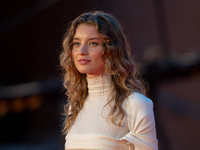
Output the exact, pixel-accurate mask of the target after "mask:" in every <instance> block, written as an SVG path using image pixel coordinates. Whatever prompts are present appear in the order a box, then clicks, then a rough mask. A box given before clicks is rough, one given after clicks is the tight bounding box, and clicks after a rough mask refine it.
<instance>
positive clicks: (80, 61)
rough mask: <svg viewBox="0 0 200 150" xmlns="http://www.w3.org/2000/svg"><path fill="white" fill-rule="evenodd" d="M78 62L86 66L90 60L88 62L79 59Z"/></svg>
mask: <svg viewBox="0 0 200 150" xmlns="http://www.w3.org/2000/svg"><path fill="white" fill-rule="evenodd" d="M78 62H79V64H80V65H86V64H88V63H89V62H90V60H88V59H79V60H78Z"/></svg>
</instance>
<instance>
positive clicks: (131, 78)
mask: <svg viewBox="0 0 200 150" xmlns="http://www.w3.org/2000/svg"><path fill="white" fill-rule="evenodd" d="M81 23H84V24H90V25H94V26H95V27H96V30H97V32H98V33H99V34H100V36H102V37H103V39H104V40H103V46H104V51H103V53H102V58H103V59H104V60H105V69H104V72H103V73H105V74H110V75H111V80H112V84H113V86H114V91H113V92H112V93H115V94H113V95H112V98H111V100H109V102H108V104H109V103H111V102H114V106H113V107H112V109H111V111H110V113H109V115H108V116H107V118H108V119H110V120H111V121H112V123H114V124H116V123H115V122H114V121H115V119H116V118H117V117H118V116H121V119H120V122H119V124H116V125H120V123H121V121H122V119H123V118H124V110H123V109H122V102H123V101H124V100H125V99H126V98H127V97H128V96H129V95H130V94H131V93H133V92H140V93H142V94H145V87H144V85H143V84H142V82H141V80H140V78H139V74H138V69H137V67H136V64H135V62H134V61H133V58H132V57H131V52H130V48H129V45H128V42H127V39H126V37H125V35H124V33H123V31H122V28H121V26H120V24H119V22H118V21H117V20H116V19H115V17H113V16H112V15H111V14H108V13H105V12H102V11H94V12H88V13H84V14H82V15H80V16H79V17H77V18H76V19H75V20H74V21H73V22H71V25H70V27H69V28H68V30H67V32H66V34H65V35H64V39H63V51H62V53H61V54H60V64H61V67H62V70H63V71H64V73H63V74H64V77H63V78H64V83H63V85H64V87H65V89H66V95H67V97H68V103H67V104H66V105H65V114H66V119H65V123H64V128H63V131H64V132H66V133H67V132H68V131H69V129H70V128H71V127H72V125H73V123H74V122H75V120H76V117H77V115H78V114H79V112H80V110H81V109H82V107H83V105H84V102H85V100H86V98H87V96H88V89H87V80H86V75H85V74H81V73H80V72H79V71H78V70H77V69H76V67H75V64H74V61H73V57H72V48H73V37H74V34H75V31H76V28H77V26H78V25H79V24H81Z"/></svg>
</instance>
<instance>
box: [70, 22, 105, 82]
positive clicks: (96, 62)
mask: <svg viewBox="0 0 200 150" xmlns="http://www.w3.org/2000/svg"><path fill="white" fill-rule="evenodd" d="M102 42H103V38H102V37H101V36H100V35H99V33H98V32H97V31H96V27H95V26H94V25H88V24H84V23H82V24H79V25H78V27H77V29H76V32H75V35H74V38H73V49H72V56H73V59H74V63H75V66H76V68H77V69H78V71H79V72H80V73H85V74H87V78H90V79H91V78H95V77H98V76H100V75H101V74H102V72H103V70H104V67H105V64H104V60H103V58H102V52H103V50H104V47H103V44H102Z"/></svg>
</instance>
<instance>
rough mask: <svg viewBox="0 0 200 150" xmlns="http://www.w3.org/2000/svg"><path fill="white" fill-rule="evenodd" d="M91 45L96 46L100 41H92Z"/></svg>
mask: <svg viewBox="0 0 200 150" xmlns="http://www.w3.org/2000/svg"><path fill="white" fill-rule="evenodd" d="M90 45H92V46H96V45H98V43H96V42H91V43H90Z"/></svg>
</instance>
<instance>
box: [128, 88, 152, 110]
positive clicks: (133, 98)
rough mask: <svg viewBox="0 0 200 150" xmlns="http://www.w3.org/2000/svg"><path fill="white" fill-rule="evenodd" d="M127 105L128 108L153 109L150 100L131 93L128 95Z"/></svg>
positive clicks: (136, 93) (139, 94)
mask: <svg viewBox="0 0 200 150" xmlns="http://www.w3.org/2000/svg"><path fill="white" fill-rule="evenodd" d="M127 103H128V105H129V106H134V107H136V108H145V107H151V108H152V107H153V102H152V100H151V99H149V98H147V97H146V96H145V95H143V94H141V93H138V92H133V93H132V94H131V95H129V96H128V98H127Z"/></svg>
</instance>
